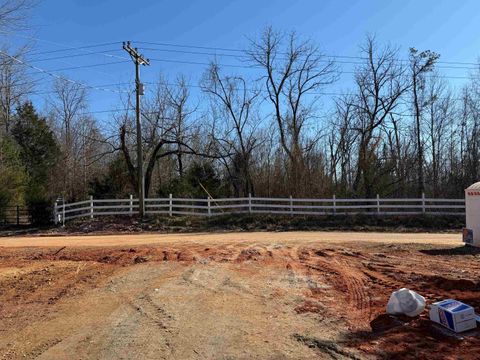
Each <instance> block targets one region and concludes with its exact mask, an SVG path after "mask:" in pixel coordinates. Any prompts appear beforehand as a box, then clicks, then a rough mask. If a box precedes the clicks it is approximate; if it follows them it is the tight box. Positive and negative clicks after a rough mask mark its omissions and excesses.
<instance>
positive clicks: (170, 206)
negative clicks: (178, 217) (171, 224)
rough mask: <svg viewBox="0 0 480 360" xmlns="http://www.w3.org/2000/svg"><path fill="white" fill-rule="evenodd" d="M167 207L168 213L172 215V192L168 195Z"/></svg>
mask: <svg viewBox="0 0 480 360" xmlns="http://www.w3.org/2000/svg"><path fill="white" fill-rule="evenodd" d="M168 203H169V208H168V215H169V216H172V215H173V214H172V213H173V209H172V208H173V200H172V194H170V195H169V202H168Z"/></svg>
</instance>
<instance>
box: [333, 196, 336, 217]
mask: <svg viewBox="0 0 480 360" xmlns="http://www.w3.org/2000/svg"><path fill="white" fill-rule="evenodd" d="M336 199H337V197H336V195H335V194H333V216H335V215H337V201H336Z"/></svg>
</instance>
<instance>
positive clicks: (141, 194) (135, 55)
mask: <svg viewBox="0 0 480 360" xmlns="http://www.w3.org/2000/svg"><path fill="white" fill-rule="evenodd" d="M123 50H125V51H126V52H127V53H128V54H129V55H130V57H131V58H132V60H133V63H134V64H135V92H136V102H135V115H136V123H137V174H138V175H137V177H138V213H139V214H140V217H141V218H143V216H144V214H145V187H144V179H143V150H142V124H141V122H140V95H143V94H144V87H143V84H142V83H141V82H140V65H143V66H147V65H150V61H149V60H148V59H145V58H144V57H143V55H142V54H140V53H139V52H138V49H137V48H132V47H131V44H130V41H127V42H123Z"/></svg>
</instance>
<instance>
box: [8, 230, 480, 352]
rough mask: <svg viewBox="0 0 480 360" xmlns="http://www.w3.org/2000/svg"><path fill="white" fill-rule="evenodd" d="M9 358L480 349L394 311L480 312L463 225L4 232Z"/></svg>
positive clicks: (473, 339) (468, 339)
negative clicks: (391, 230) (418, 298)
mask: <svg viewBox="0 0 480 360" xmlns="http://www.w3.org/2000/svg"><path fill="white" fill-rule="evenodd" d="M0 247H1V248H0V359H33V358H39V359H312V358H320V359H376V358H385V359H458V358H463V359H477V358H478V354H479V353H480V331H472V332H469V333H466V334H462V335H461V336H459V335H454V334H451V333H449V332H448V331H447V330H443V329H442V328H441V327H439V326H437V325H435V324H432V323H431V322H430V321H428V319H427V312H425V313H424V314H422V315H421V316H420V317H418V318H415V319H410V318H403V317H391V316H387V315H385V314H384V308H385V304H386V302H387V300H388V297H389V295H390V293H391V291H393V290H396V289H398V288H400V287H404V286H406V287H409V288H412V289H414V290H416V291H418V292H420V293H421V294H423V295H424V296H425V297H426V298H427V300H428V301H429V302H432V301H434V300H439V299H444V298H448V297H453V298H456V299H459V300H463V301H465V302H467V303H469V304H471V305H473V306H475V307H476V308H477V310H480V296H479V295H480V284H479V281H478V279H479V276H480V262H479V259H480V251H476V250H475V249H471V248H464V247H463V246H462V244H461V242H460V236H459V235H450V234H439V235H435V234H385V233H381V234H380V233H378V234H375V233H327V232H310V233H309V232H291V233H225V234H182V235H173V234H172V235H156V234H138V235H134V236H125V235H121V236H120V235H118V236H117V235H112V236H84V237H29V238H27V237H23V238H22V237H18V238H2V239H0Z"/></svg>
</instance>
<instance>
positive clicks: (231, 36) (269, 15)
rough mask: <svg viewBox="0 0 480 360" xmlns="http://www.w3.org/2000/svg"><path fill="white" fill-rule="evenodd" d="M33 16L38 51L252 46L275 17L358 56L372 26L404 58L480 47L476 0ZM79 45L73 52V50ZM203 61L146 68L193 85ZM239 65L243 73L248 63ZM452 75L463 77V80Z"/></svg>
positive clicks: (120, 5) (55, 63)
mask: <svg viewBox="0 0 480 360" xmlns="http://www.w3.org/2000/svg"><path fill="white" fill-rule="evenodd" d="M33 15H34V18H33V22H32V28H33V29H32V31H30V35H31V36H34V37H36V38H38V39H41V40H42V41H38V42H37V45H36V46H37V49H38V51H48V50H57V49H62V46H61V45H63V47H65V46H84V45H90V44H97V43H108V42H113V41H123V40H132V41H151V42H162V43H174V44H186V45H196V46H211V47H226V48H245V46H246V45H247V43H248V41H247V38H246V37H247V36H248V37H255V35H256V34H258V33H259V32H260V31H261V29H262V28H263V27H265V26H266V25H273V26H274V27H275V28H277V29H279V30H286V31H289V30H296V31H297V32H298V33H299V34H301V35H303V36H305V37H310V38H312V39H313V40H314V41H316V42H317V43H318V44H319V45H320V46H321V48H322V49H323V50H324V52H325V53H327V54H332V55H358V51H359V44H360V43H361V42H362V41H363V40H364V38H365V35H366V34H367V33H370V34H375V35H376V37H377V39H378V40H379V41H380V42H385V43H388V42H389V43H391V44H392V45H398V46H399V47H400V48H401V49H402V54H403V57H406V56H407V50H408V48H409V47H411V46H414V47H416V48H418V49H420V50H424V49H430V50H433V51H436V52H438V53H440V54H441V60H443V61H461V62H476V61H477V57H478V55H479V54H480V31H479V30H480V1H478V0H462V1H458V0H457V1H454V0H423V1H422V0H417V1H413V0H403V1H400V0H396V1H386V0H383V1H382V0H364V1H361V0H349V1H347V0H337V1H334V0H317V1H315V0H306V1H293V0H290V1H286V0H270V1H259V0H256V1H252V0H243V1H226V0H223V1H221V0H203V1H200V0H199V1H184V0H175V1H159V0H156V1H155V0H143V1H132V0H129V1H123V0H104V1H102V0H62V1H54V0H41V1H40V3H39V5H38V7H37V8H36V9H35V10H34V14H33ZM54 43H55V44H54ZM60 44H61V45H60ZM145 46H146V45H145ZM101 49H106V50H111V52H109V53H111V54H114V55H118V56H124V55H126V54H124V53H122V51H121V49H120V45H114V46H106V47H103V48H101ZM165 49H166V48H165ZM170 49H172V48H170ZM143 52H144V53H145V55H147V57H150V58H163V59H174V60H183V61H196V62H208V61H209V60H210V59H211V57H209V56H205V55H193V54H178V53H169V52H158V51H157V52H154V51H147V50H145V51H143ZM72 53H75V52H70V53H69V54H72ZM77 53H78V52H77ZM59 54H61V53H56V54H52V55H59ZM43 56H45V55H43ZM49 56H51V55H49ZM39 57H40V55H39ZM112 61H118V59H114V58H107V57H105V56H101V55H89V56H83V57H77V58H68V59H63V60H62V59H59V60H51V61H44V62H38V63H36V64H35V65H37V66H41V67H43V68H45V69H50V70H54V69H58V68H63V67H69V66H81V65H88V64H101V63H110V62H112ZM219 62H223V63H230V64H233V63H238V61H236V60H235V59H231V58H228V57H227V58H222V57H220V58H219ZM352 67H353V65H345V66H344V67H343V69H344V70H345V71H351V70H352ZM204 69H205V67H204V66H198V65H187V64H175V63H166V62H159V61H152V66H150V67H149V68H145V69H142V71H143V74H144V80H145V81H152V80H153V79H155V78H156V76H158V74H159V72H160V71H162V72H163V73H165V74H166V75H167V76H169V77H170V78H173V77H174V76H175V75H176V74H178V73H184V74H186V75H187V76H188V77H190V79H191V80H192V83H194V84H195V83H196V81H197V79H198V78H199V77H200V75H201V73H202V71H203V70H204ZM234 71H236V72H242V69H234ZM244 71H245V72H248V71H249V70H244ZM132 72H133V65H131V64H129V63H122V64H117V65H106V66H98V67H94V68H89V69H78V70H66V71H64V72H63V74H64V75H66V76H68V77H71V78H72V79H76V80H80V81H82V82H85V83H89V84H94V85H102V84H109V83H115V82H121V81H129V80H131V79H132V74H133V73H132ZM442 73H443V74H444V75H448V76H466V75H467V74H468V70H465V69H442ZM351 78H352V75H347V74H345V75H343V76H342V78H341V80H340V81H339V83H338V84H337V85H336V89H337V90H338V89H346V88H348V86H349V85H350V84H351ZM451 82H452V84H456V85H460V84H461V83H462V82H463V80H458V79H457V80H451ZM90 100H91V110H92V111H95V110H102V109H108V108H114V107H116V106H115V104H116V95H115V94H108V93H102V92H100V91H92V92H91V93H90Z"/></svg>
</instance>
